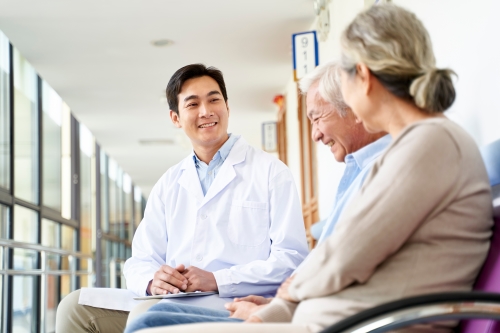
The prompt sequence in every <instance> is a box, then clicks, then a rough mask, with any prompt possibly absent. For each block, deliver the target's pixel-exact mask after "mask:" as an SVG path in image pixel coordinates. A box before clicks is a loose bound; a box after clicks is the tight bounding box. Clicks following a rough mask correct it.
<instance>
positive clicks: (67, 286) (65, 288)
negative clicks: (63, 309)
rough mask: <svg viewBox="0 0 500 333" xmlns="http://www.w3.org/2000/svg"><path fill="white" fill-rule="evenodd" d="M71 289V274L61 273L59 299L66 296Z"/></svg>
mask: <svg viewBox="0 0 500 333" xmlns="http://www.w3.org/2000/svg"><path fill="white" fill-rule="evenodd" d="M72 291H73V290H72V283H71V276H70V275H61V299H63V298H64V297H66V296H68V295H69V293H71V292H72Z"/></svg>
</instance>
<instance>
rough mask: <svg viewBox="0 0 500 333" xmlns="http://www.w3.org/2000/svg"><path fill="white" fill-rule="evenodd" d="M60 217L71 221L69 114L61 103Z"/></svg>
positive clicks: (67, 109)
mask: <svg viewBox="0 0 500 333" xmlns="http://www.w3.org/2000/svg"><path fill="white" fill-rule="evenodd" d="M61 136H62V142H61V153H62V157H61V191H62V198H61V216H62V217H64V218H65V219H68V220H69V219H71V186H72V184H73V180H72V177H71V112H70V109H69V107H68V106H67V105H66V104H65V103H64V102H63V105H62V125H61Z"/></svg>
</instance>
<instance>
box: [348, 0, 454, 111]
mask: <svg viewBox="0 0 500 333" xmlns="http://www.w3.org/2000/svg"><path fill="white" fill-rule="evenodd" d="M341 43H342V64H341V66H342V68H343V69H344V70H346V71H348V72H350V73H355V71H356V64H357V63H364V64H365V65H366V66H367V67H368V68H369V69H370V71H371V72H372V73H373V75H374V76H375V77H376V78H377V79H378V80H379V81H380V82H381V84H382V85H383V86H384V87H386V88H387V89H388V90H389V91H390V92H391V93H393V94H394V95H396V96H398V97H401V98H404V99H407V100H410V101H413V103H415V105H416V106H417V107H419V108H420V109H422V110H424V111H426V112H428V113H438V112H444V111H445V110H446V109H447V108H449V107H450V106H451V105H452V104H453V102H454V100H455V88H454V87H453V82H452V79H451V75H452V74H455V73H454V72H453V71H452V70H450V69H437V68H436V59H435V58H434V53H433V51H432V43H431V39H430V37H429V34H428V32H427V30H426V29H425V27H424V26H423V24H422V22H421V21H420V20H419V19H418V18H417V17H416V16H415V14H413V13H411V12H409V11H407V10H406V9H403V8H401V7H398V6H395V5H391V4H385V5H376V6H372V7H371V8H370V9H369V10H367V11H365V12H362V13H360V14H358V15H357V16H356V18H355V19H354V21H353V22H352V23H351V24H350V25H349V26H348V27H347V28H346V30H345V31H344V32H343V34H342V37H341Z"/></svg>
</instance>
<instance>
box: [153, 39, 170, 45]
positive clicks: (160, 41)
mask: <svg viewBox="0 0 500 333" xmlns="http://www.w3.org/2000/svg"><path fill="white" fill-rule="evenodd" d="M173 43H174V42H173V41H171V40H170V39H157V40H153V41H151V45H153V46H156V47H165V46H170V45H172V44H173Z"/></svg>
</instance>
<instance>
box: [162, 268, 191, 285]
mask: <svg viewBox="0 0 500 333" xmlns="http://www.w3.org/2000/svg"><path fill="white" fill-rule="evenodd" d="M162 271H163V272H164V273H166V274H168V275H171V276H173V277H174V278H176V279H177V280H179V281H185V280H186V278H185V277H184V276H183V275H182V274H181V273H179V271H178V270H176V269H175V268H172V267H170V266H167V265H163V266H162ZM186 282H187V281H186Z"/></svg>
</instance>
